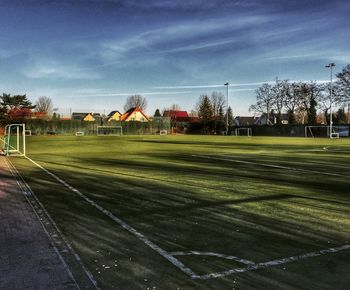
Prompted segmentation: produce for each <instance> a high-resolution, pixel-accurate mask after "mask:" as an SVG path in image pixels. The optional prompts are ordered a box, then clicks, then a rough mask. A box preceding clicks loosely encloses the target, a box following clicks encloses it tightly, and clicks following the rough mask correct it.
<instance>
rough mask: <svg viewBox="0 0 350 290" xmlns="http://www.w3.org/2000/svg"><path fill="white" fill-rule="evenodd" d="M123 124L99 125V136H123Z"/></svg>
mask: <svg viewBox="0 0 350 290" xmlns="http://www.w3.org/2000/svg"><path fill="white" fill-rule="evenodd" d="M122 135H123V128H122V126H97V136H122Z"/></svg>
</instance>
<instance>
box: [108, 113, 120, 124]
mask: <svg viewBox="0 0 350 290" xmlns="http://www.w3.org/2000/svg"><path fill="white" fill-rule="evenodd" d="M121 115H122V114H121V113H120V112H119V111H112V112H110V113H109V114H108V116H107V117H108V119H107V121H108V122H111V121H113V120H115V121H120V117H121Z"/></svg>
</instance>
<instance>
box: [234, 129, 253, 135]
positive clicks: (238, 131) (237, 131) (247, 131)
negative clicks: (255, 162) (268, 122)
mask: <svg viewBox="0 0 350 290" xmlns="http://www.w3.org/2000/svg"><path fill="white" fill-rule="evenodd" d="M241 131H243V132H244V131H245V132H246V133H247V134H245V135H244V136H248V137H251V136H252V135H253V134H252V128H236V129H235V136H243V135H241Z"/></svg>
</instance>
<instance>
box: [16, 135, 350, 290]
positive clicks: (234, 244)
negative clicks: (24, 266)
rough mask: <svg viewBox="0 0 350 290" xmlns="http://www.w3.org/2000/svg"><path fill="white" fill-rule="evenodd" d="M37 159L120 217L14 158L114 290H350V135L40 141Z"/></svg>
mask: <svg viewBox="0 0 350 290" xmlns="http://www.w3.org/2000/svg"><path fill="white" fill-rule="evenodd" d="M27 155H28V157H30V158H31V159H33V160H34V161H36V162H37V163H39V164H40V165H41V166H43V167H44V168H45V169H47V170H48V171H50V172H52V173H53V174H55V175H56V176H57V177H59V178H61V180H63V181H64V182H66V183H68V184H69V185H71V186H72V187H74V188H75V189H77V190H78V191H79V192H80V193H81V194H82V195H84V196H85V197H86V198H87V199H88V200H90V201H92V202H94V203H96V205H98V206H100V209H101V207H102V208H103V209H105V210H107V211H108V213H110V214H113V217H116V218H117V220H116V219H114V220H113V218H111V216H107V215H106V214H104V213H103V212H101V210H99V209H98V208H96V206H94V205H93V204H91V202H90V203H89V202H88V201H87V199H84V198H83V197H82V196H81V195H79V194H77V192H76V191H74V190H73V191H72V188H71V189H69V188H67V187H65V186H64V185H63V184H62V183H60V182H59V181H58V180H57V179H55V178H54V177H52V176H50V175H48V174H47V173H46V172H44V171H43V170H42V169H40V168H39V167H37V166H35V165H34V164H33V163H31V162H30V161H29V160H27V159H24V158H20V157H12V158H11V161H12V162H13V163H14V165H15V166H16V168H17V169H18V170H19V171H20V173H21V174H22V176H23V177H24V178H25V180H26V181H27V183H28V184H29V185H30V187H31V188H32V190H33V191H34V192H35V194H36V195H37V197H38V198H39V199H40V201H41V202H42V204H43V205H44V206H45V207H46V209H47V211H48V212H49V213H50V215H51V217H52V218H53V219H54V220H55V222H56V223H57V225H58V226H59V228H60V229H61V231H62V232H63V234H64V235H65V237H66V238H67V239H68V240H69V241H70V242H71V244H72V245H73V247H74V249H75V250H76V252H77V253H78V254H79V255H80V257H81V259H82V261H83V263H84V264H85V265H86V267H87V268H88V269H89V270H90V271H91V273H92V274H93V275H94V277H95V279H96V280H97V283H98V285H99V286H100V287H101V288H103V289H113V288H118V289H349V287H350V275H349V270H350V246H349V245H350V190H349V187H350V139H339V140H328V139H305V138H264V137H252V138H248V137H229V136H129V137H127V136H123V137H87V136H85V137H73V136H72V137H67V136H66V137H64V136H51V137H40V136H32V137H28V138H27ZM123 223H125V224H123ZM123 226H124V227H123ZM330 248H333V250H332V249H331V250H329V249H330ZM322 250H325V251H322ZM290 257H294V258H290ZM283 259H284V260H283ZM177 261H178V262H179V263H177ZM237 269H238V270H237Z"/></svg>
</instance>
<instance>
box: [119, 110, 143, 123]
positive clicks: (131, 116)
mask: <svg viewBox="0 0 350 290" xmlns="http://www.w3.org/2000/svg"><path fill="white" fill-rule="evenodd" d="M120 121H125V122H129V121H138V122H148V121H149V118H148V117H147V115H146V114H145V113H144V112H143V111H142V110H141V108H139V107H136V108H131V109H129V110H127V111H126V112H125V113H124V114H123V115H121V116H120Z"/></svg>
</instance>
